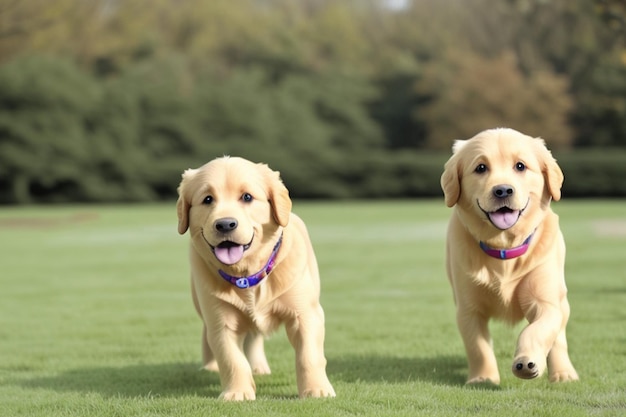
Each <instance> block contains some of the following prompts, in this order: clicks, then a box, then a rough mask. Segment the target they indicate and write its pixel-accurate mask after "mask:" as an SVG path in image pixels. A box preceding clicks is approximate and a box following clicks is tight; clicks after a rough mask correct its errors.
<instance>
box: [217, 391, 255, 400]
mask: <svg viewBox="0 0 626 417" xmlns="http://www.w3.org/2000/svg"><path fill="white" fill-rule="evenodd" d="M220 399H221V400H224V401H247V400H248V401H249V400H255V399H256V394H255V392H254V391H253V390H246V391H224V392H222V393H221V394H220Z"/></svg>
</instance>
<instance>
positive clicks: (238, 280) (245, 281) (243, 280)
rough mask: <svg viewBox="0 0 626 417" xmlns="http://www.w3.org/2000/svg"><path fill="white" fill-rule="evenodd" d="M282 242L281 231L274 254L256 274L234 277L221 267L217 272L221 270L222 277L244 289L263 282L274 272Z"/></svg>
mask: <svg viewBox="0 0 626 417" xmlns="http://www.w3.org/2000/svg"><path fill="white" fill-rule="evenodd" d="M282 242H283V234H282V233H281V234H280V238H279V239H278V242H276V245H275V246H274V250H273V251H272V254H271V255H270V259H269V260H268V261H267V263H266V264H265V267H263V269H261V270H260V271H259V272H257V273H256V274H252V275H250V276H247V277H234V276H232V275H228V274H227V273H226V272H224V271H222V270H221V269H219V270H218V271H217V272H219V274H220V275H221V276H222V278H224V279H225V280H226V281H228V282H230V283H231V284H233V285H235V286H237V288H242V289H243V288H249V287H254V286H255V285H257V284H258V283H259V282H261V281H262V280H263V278H265V277H266V276H268V275H269V274H270V272H272V269H274V263H275V262H276V255H277V254H278V249H280V244H281V243H282Z"/></svg>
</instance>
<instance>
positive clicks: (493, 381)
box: [466, 376, 500, 385]
mask: <svg viewBox="0 0 626 417" xmlns="http://www.w3.org/2000/svg"><path fill="white" fill-rule="evenodd" d="M466 384H467V385H479V384H485V385H500V377H499V376H492V377H484V376H476V377H473V378H469V379H468V380H467V382H466Z"/></svg>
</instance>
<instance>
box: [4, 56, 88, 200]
mask: <svg viewBox="0 0 626 417" xmlns="http://www.w3.org/2000/svg"><path fill="white" fill-rule="evenodd" d="M42 73H43V74H45V75H46V76H45V77H42V76H40V74H42ZM99 95H100V90H99V88H98V85H97V84H96V83H95V82H94V80H93V79H91V78H90V77H88V76H86V75H85V74H83V73H81V72H80V71H79V70H78V69H77V68H76V67H75V66H72V65H71V64H69V63H68V62H67V61H61V60H58V59H55V58H46V57H25V58H22V59H18V60H14V61H12V62H11V63H9V64H6V65H4V66H2V67H0V178H2V182H3V184H2V185H3V188H4V190H3V192H2V197H1V199H2V200H3V201H5V202H6V201H11V202H22V203H23V202H29V201H32V200H48V199H55V198H56V195H57V194H59V195H63V194H65V195H70V196H72V197H73V198H76V199H78V200H80V199H83V198H84V196H85V195H86V193H87V192H88V190H86V189H85V188H84V187H83V184H82V180H83V179H84V178H85V177H89V176H91V175H93V174H94V173H93V171H90V170H89V169H87V166H88V165H86V163H87V162H88V159H89V158H88V155H89V138H88V136H87V132H86V125H85V123H84V121H85V119H86V118H87V117H88V116H89V115H90V114H91V113H92V112H93V111H94V110H95V109H96V108H97V103H98V100H99Z"/></svg>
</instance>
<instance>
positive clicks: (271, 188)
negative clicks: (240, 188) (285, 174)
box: [258, 164, 291, 227]
mask: <svg viewBox="0 0 626 417" xmlns="http://www.w3.org/2000/svg"><path fill="white" fill-rule="evenodd" d="M258 166H259V168H260V169H262V170H263V171H264V174H265V178H266V181H267V185H268V194H269V201H270V205H271V206H272V217H274V220H276V223H278V224H279V225H281V226H282V227H285V226H287V224H288V223H289V215H290V214H291V198H289V190H287V187H285V184H283V182H282V180H281V179H280V173H279V172H278V171H272V170H271V169H270V168H269V167H268V166H267V165H265V164H258Z"/></svg>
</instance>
